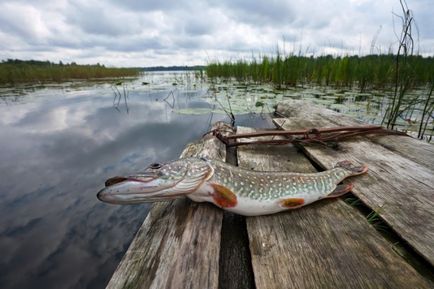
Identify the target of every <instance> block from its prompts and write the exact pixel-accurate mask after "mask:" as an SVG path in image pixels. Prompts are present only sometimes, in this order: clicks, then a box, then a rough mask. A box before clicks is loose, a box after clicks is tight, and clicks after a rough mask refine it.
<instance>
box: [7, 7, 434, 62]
mask: <svg viewBox="0 0 434 289" xmlns="http://www.w3.org/2000/svg"><path fill="white" fill-rule="evenodd" d="M407 1H408V5H409V7H410V9H412V10H413V13H414V16H415V19H416V21H417V25H418V27H419V38H420V41H419V47H420V49H419V51H420V53H421V54H424V55H433V54H434V17H433V15H434V5H433V0H407ZM392 11H394V12H396V13H400V6H399V0H382V1H378V0H305V1H303V0H299V1H294V0H292V1H291V0H268V1H254V0H204V1H198V0H188V1H187V0H0V59H7V58H20V59H38V60H50V61H55V62H57V61H59V60H62V61H63V62H71V61H76V62H77V63H96V62H100V63H104V64H106V65H109V66H157V65H196V64H206V63H207V62H208V61H210V60H227V59H238V58H240V57H250V56H251V55H252V54H254V55H259V54H260V53H262V54H269V53H272V52H273V51H275V50H276V47H277V46H279V47H280V49H281V50H283V51H285V52H286V53H290V52H293V51H295V52H298V51H300V50H301V51H302V52H303V53H307V54H315V55H321V54H325V53H333V54H335V53H336V54H358V53H361V54H366V53H369V51H370V50H371V42H372V39H373V37H374V36H375V35H378V39H377V41H376V46H375V51H377V52H378V51H381V52H387V51H388V49H389V48H390V47H392V49H393V48H394V47H396V37H395V35H394V33H393V21H392ZM395 26H396V29H397V30H399V20H398V19H395ZM394 45H395V46H394Z"/></svg>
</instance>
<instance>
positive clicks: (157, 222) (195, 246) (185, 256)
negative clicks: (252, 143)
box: [107, 122, 231, 289]
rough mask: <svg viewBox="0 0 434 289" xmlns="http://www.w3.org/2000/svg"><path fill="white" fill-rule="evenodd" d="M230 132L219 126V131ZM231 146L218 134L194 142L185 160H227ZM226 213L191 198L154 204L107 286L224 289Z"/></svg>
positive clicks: (187, 151) (221, 124) (220, 124)
mask: <svg viewBox="0 0 434 289" xmlns="http://www.w3.org/2000/svg"><path fill="white" fill-rule="evenodd" d="M217 127H219V128H221V129H222V130H225V131H227V132H228V133H230V131H231V128H230V127H228V126H227V125H225V124H223V123H220V122H219V123H216V124H215V125H214V127H213V128H217ZM225 155H226V148H225V146H224V145H223V144H222V143H221V142H220V141H218V140H216V139H215V138H213V137H212V136H207V137H205V138H204V139H203V140H201V141H200V142H197V143H195V144H190V145H188V146H187V148H186V149H185V150H184V152H183V153H182V155H181V157H188V156H202V157H207V158H214V159H219V160H222V161H224V160H225ZM222 216H223V212H222V211H221V210H220V209H218V208H217V207H214V206H213V205H211V204H198V203H193V202H191V201H189V200H188V199H180V200H176V201H174V202H167V203H156V204H154V205H153V207H152V209H151V211H150V212H149V214H148V216H147V218H146V219H145V221H144V223H143V225H142V226H141V228H140V229H139V231H138V232H137V234H136V236H135V238H134V240H133V242H132V243H131V245H130V247H129V248H128V250H127V252H126V254H125V256H124V257H123V259H122V261H121V262H120V264H119V266H118V268H117V269H116V271H115V273H114V274H113V276H112V278H111V280H110V282H109V284H108V285H107V288H110V289H114V288H131V289H135V288H141V289H144V288H156V289H157V288H158V289H160V288H168V289H169V288H197V289H203V288H215V289H217V288H218V277H219V276H218V275H219V252H220V236H221V235H220V231H221V226H222Z"/></svg>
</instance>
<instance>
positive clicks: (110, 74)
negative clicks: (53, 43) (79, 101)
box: [0, 60, 140, 84]
mask: <svg viewBox="0 0 434 289" xmlns="http://www.w3.org/2000/svg"><path fill="white" fill-rule="evenodd" d="M139 74H140V70H138V69H135V68H111V67H110V68H108V67H105V66H104V65H100V64H97V65H77V64H75V63H71V64H62V63H59V64H55V63H51V62H48V61H34V60H30V61H22V60H7V61H3V62H1V63H0V84H16V83H26V82H62V81H65V80H72V79H93V78H117V77H133V76H138V75H139Z"/></svg>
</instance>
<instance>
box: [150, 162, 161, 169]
mask: <svg viewBox="0 0 434 289" xmlns="http://www.w3.org/2000/svg"><path fill="white" fill-rule="evenodd" d="M149 167H150V168H151V169H159V168H161V164H159V163H153V164H150V165H149Z"/></svg>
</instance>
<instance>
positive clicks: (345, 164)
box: [335, 160, 368, 176]
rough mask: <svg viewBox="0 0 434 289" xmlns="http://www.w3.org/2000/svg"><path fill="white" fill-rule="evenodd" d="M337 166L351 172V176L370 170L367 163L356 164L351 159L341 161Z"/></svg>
mask: <svg viewBox="0 0 434 289" xmlns="http://www.w3.org/2000/svg"><path fill="white" fill-rule="evenodd" d="M335 168H342V169H345V170H347V171H348V172H349V173H350V176H357V175H361V174H364V173H366V172H367V171H368V166H367V165H360V164H354V163H353V162H351V161H349V160H344V161H340V162H338V163H337V164H336V165H335Z"/></svg>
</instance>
